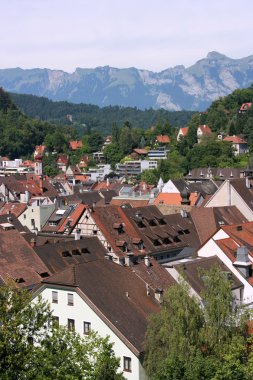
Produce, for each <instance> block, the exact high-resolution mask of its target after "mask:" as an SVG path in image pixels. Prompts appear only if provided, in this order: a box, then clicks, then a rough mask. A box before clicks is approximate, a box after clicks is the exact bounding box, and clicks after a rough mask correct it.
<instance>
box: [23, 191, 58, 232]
mask: <svg viewBox="0 0 253 380" xmlns="http://www.w3.org/2000/svg"><path fill="white" fill-rule="evenodd" d="M55 206H56V205H55V204H54V203H53V202H52V201H50V199H49V198H42V197H37V198H33V200H32V202H31V204H27V208H26V210H25V211H24V212H23V213H22V214H21V215H20V216H19V218H18V220H19V221H20V223H21V224H22V225H23V226H26V227H27V228H29V230H30V231H32V232H34V231H35V230H36V231H41V229H42V227H43V226H44V225H45V224H46V222H47V221H48V218H49V217H50V215H51V214H52V213H53V211H54V210H55Z"/></svg>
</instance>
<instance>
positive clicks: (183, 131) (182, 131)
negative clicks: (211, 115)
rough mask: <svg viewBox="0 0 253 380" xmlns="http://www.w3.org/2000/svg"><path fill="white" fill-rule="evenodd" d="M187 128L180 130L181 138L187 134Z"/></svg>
mask: <svg viewBox="0 0 253 380" xmlns="http://www.w3.org/2000/svg"><path fill="white" fill-rule="evenodd" d="M188 129H189V128H188V127H183V128H180V132H181V134H182V135H183V136H186V135H187V133H188Z"/></svg>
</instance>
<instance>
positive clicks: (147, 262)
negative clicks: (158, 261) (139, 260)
mask: <svg viewBox="0 0 253 380" xmlns="http://www.w3.org/2000/svg"><path fill="white" fill-rule="evenodd" d="M144 263H145V265H146V267H150V258H149V257H148V256H145V257H144Z"/></svg>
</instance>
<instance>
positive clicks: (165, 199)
mask: <svg viewBox="0 0 253 380" xmlns="http://www.w3.org/2000/svg"><path fill="white" fill-rule="evenodd" d="M199 196H200V194H198V195H197V196H196V194H195V193H191V194H190V198H189V200H190V205H191V206H194V205H195V204H196V202H197V200H198V199H199ZM181 201H182V197H181V195H180V194H179V193H160V194H158V196H157V197H156V199H155V200H154V203H153V204H154V205H156V204H165V205H181Z"/></svg>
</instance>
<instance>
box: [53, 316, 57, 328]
mask: <svg viewBox="0 0 253 380" xmlns="http://www.w3.org/2000/svg"><path fill="white" fill-rule="evenodd" d="M52 321H53V326H55V327H57V326H59V317H56V316H55V315H53V316H52Z"/></svg>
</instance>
